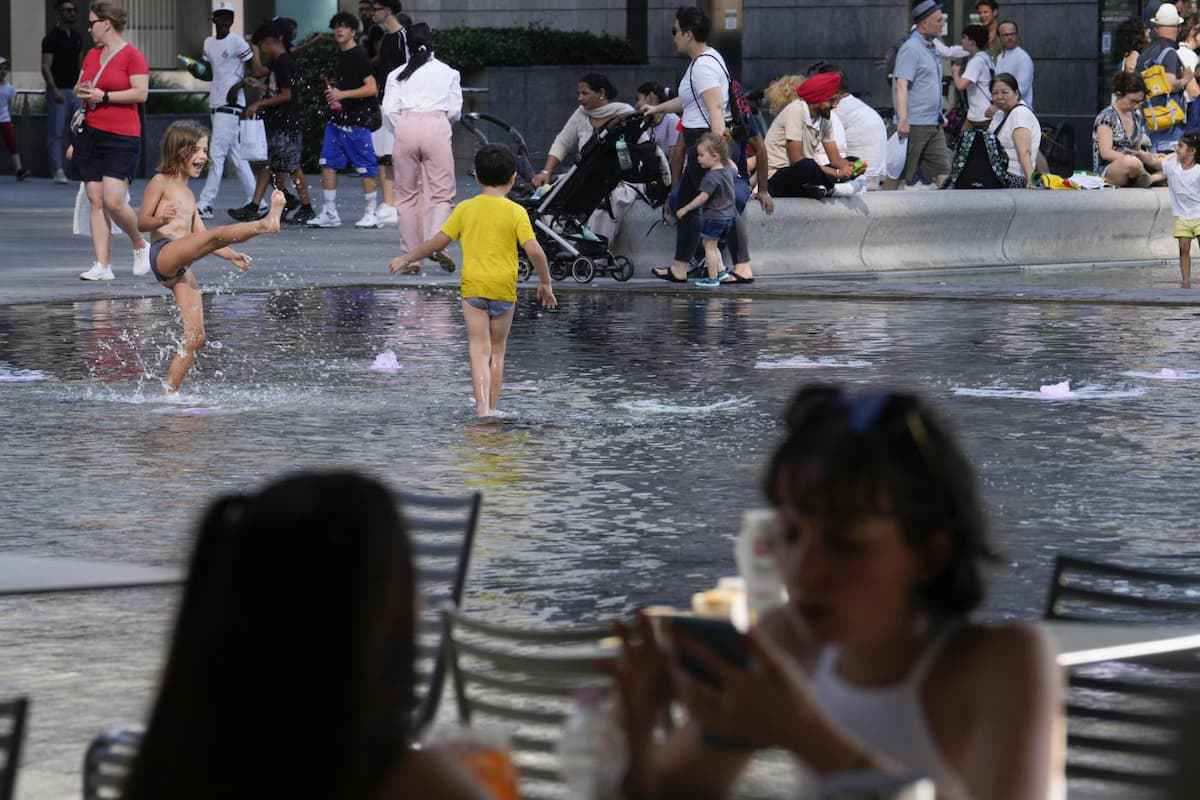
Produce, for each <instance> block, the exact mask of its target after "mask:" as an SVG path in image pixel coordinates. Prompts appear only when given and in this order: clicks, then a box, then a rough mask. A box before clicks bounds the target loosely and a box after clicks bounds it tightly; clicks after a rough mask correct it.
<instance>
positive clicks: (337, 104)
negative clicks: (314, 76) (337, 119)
mask: <svg viewBox="0 0 1200 800" xmlns="http://www.w3.org/2000/svg"><path fill="white" fill-rule="evenodd" d="M325 88H327V89H332V88H333V84H332V83H330V82H329V78H326V79H325ZM329 110H330V111H332V112H333V113H335V114H340V113H342V101H341V100H330V101H329Z"/></svg>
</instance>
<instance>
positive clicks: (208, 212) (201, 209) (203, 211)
mask: <svg viewBox="0 0 1200 800" xmlns="http://www.w3.org/2000/svg"><path fill="white" fill-rule="evenodd" d="M196 216H198V217H200V219H212V218H213V210H212V206H196Z"/></svg>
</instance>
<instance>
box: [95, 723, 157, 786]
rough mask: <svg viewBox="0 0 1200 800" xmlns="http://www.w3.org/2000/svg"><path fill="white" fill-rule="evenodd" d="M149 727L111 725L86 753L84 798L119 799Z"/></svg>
mask: <svg viewBox="0 0 1200 800" xmlns="http://www.w3.org/2000/svg"><path fill="white" fill-rule="evenodd" d="M145 732H146V730H145V728H143V727H142V726H140V725H125V726H118V727H112V728H108V729H107V730H105V731H103V732H102V733H101V734H100V735H99V736H97V737H96V738H95V739H93V740H92V743H91V744H90V745H88V749H87V752H86V753H84V756H83V800H119V798H121V797H122V796H124V794H125V780H126V779H127V778H128V777H129V771H130V769H132V767H133V759H134V758H135V757H136V756H137V752H138V748H139V747H140V746H141V744H142V736H143V735H144V734H145Z"/></svg>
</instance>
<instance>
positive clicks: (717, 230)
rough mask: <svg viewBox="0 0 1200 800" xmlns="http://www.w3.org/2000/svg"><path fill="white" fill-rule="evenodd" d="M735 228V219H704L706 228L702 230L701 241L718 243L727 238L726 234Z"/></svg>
mask: <svg viewBox="0 0 1200 800" xmlns="http://www.w3.org/2000/svg"><path fill="white" fill-rule="evenodd" d="M732 227H733V219H731V218H725V219H711V218H709V217H705V218H704V227H703V228H701V229H700V238H701V239H716V240H717V241H718V242H719V241H721V240H722V239H724V238H725V234H727V233H729V229H730V228H732Z"/></svg>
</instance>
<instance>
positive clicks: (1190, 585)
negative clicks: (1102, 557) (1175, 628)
mask: <svg viewBox="0 0 1200 800" xmlns="http://www.w3.org/2000/svg"><path fill="white" fill-rule="evenodd" d="M1197 591H1200V575H1185V574H1181V573H1172V572H1157V571H1154V570H1148V569H1134V568H1130V567H1121V566H1116V565H1114V564H1104V563H1101V562H1098V561H1088V560H1085V559H1082V558H1074V557H1072V556H1063V555H1059V556H1057V557H1055V560H1054V577H1053V579H1052V580H1051V582H1050V596H1049V598H1048V599H1047V601H1046V619H1063V620H1075V621H1078V622H1134V623H1138V622H1154V623H1155V624H1159V625H1162V624H1169V623H1171V622H1189V621H1190V622H1195V621H1197V620H1200V601H1197V600H1194V599H1189V598H1191V597H1195V596H1197V595H1196V593H1197Z"/></svg>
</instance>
